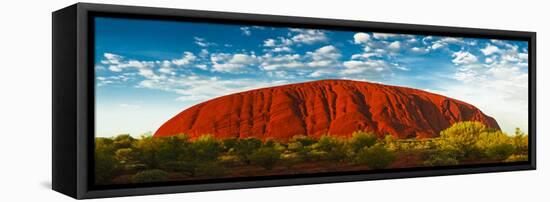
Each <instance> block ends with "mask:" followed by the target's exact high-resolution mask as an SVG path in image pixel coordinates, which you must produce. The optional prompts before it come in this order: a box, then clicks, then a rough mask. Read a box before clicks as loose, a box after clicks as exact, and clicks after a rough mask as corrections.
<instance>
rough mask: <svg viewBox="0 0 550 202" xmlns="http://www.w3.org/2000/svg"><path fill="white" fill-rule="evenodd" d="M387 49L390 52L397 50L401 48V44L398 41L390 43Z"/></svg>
mask: <svg viewBox="0 0 550 202" xmlns="http://www.w3.org/2000/svg"><path fill="white" fill-rule="evenodd" d="M388 47H389V48H390V49H392V50H399V48H401V42H399V41H394V42H391V43H390V45H389V46H388Z"/></svg>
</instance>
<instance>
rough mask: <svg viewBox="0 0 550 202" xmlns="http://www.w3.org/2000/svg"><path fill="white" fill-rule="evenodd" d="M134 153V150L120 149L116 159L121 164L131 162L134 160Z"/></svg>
mask: <svg viewBox="0 0 550 202" xmlns="http://www.w3.org/2000/svg"><path fill="white" fill-rule="evenodd" d="M132 151H133V150H132V149H131V148H122V149H118V150H116V152H115V157H116V159H117V160H118V162H119V163H121V164H125V163H128V162H131V161H132V159H133V157H132Z"/></svg>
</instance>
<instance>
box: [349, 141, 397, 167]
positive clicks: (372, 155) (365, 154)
mask: <svg viewBox="0 0 550 202" xmlns="http://www.w3.org/2000/svg"><path fill="white" fill-rule="evenodd" d="M393 161H395V154H394V153H393V152H392V151H390V150H388V149H386V148H385V147H384V146H383V145H381V144H376V145H374V146H372V147H365V148H363V149H361V150H360V151H359V152H358V153H357V155H356V163H358V164H366V165H367V166H369V168H371V169H382V168H386V167H387V166H388V165H390V164H391V163H392V162H393Z"/></svg>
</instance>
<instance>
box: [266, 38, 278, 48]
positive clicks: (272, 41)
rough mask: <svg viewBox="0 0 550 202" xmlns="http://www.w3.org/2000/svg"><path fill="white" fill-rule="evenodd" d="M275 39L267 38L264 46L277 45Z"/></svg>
mask: <svg viewBox="0 0 550 202" xmlns="http://www.w3.org/2000/svg"><path fill="white" fill-rule="evenodd" d="M275 43H276V42H275V39H266V40H265V41H264V46H265V47H274V46H275Z"/></svg>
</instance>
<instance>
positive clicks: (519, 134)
mask: <svg viewBox="0 0 550 202" xmlns="http://www.w3.org/2000/svg"><path fill="white" fill-rule="evenodd" d="M511 142H512V145H513V146H514V154H521V155H527V153H528V152H529V136H528V135H527V134H525V133H524V132H523V131H521V129H519V128H516V133H515V135H514V136H513V137H512V140H511Z"/></svg>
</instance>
